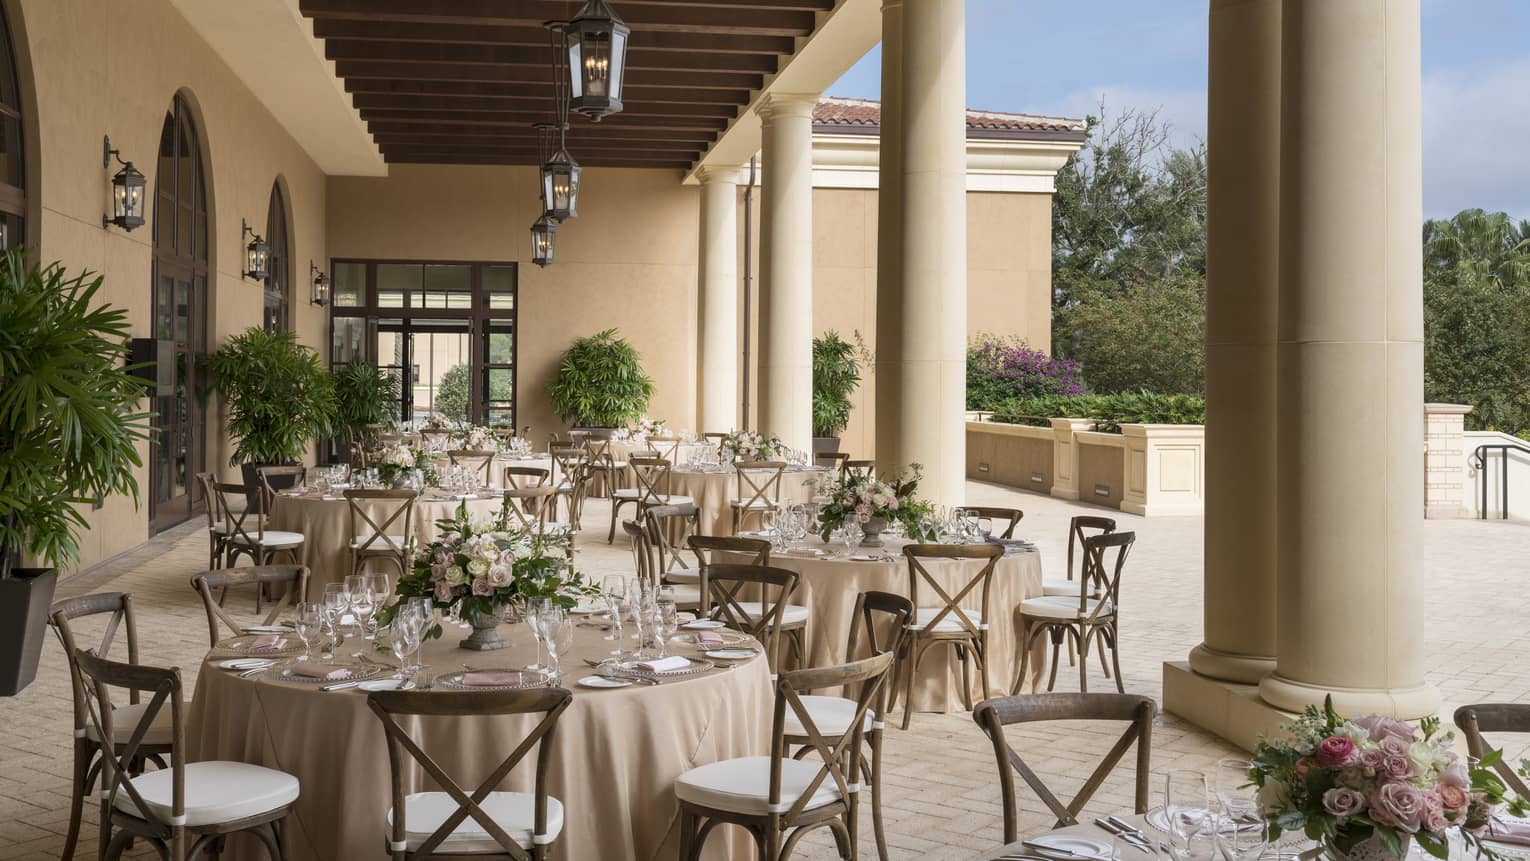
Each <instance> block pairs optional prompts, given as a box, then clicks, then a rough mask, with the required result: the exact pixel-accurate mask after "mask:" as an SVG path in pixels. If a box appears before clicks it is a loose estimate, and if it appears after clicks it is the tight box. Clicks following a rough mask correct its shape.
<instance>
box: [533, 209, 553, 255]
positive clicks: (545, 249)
mask: <svg viewBox="0 0 1530 861" xmlns="http://www.w3.org/2000/svg"><path fill="white" fill-rule="evenodd" d="M557 238H558V222H556V221H554V220H553V218H552V216H550V215H549V214H547V213H545V212H544V213H542V217H541V218H538V219H537V223H536V224H533V225H531V262H532V263H535V264H536V265H538V266H541V267H544V268H545V267H548V266H551V265H552V262H553V246H554V245H555V244H556V240H557Z"/></svg>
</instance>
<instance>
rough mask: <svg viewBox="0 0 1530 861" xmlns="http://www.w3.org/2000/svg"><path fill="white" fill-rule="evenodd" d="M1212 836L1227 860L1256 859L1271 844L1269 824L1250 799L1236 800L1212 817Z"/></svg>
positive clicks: (1245, 860)
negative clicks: (1215, 816) (1220, 813)
mask: <svg viewBox="0 0 1530 861" xmlns="http://www.w3.org/2000/svg"><path fill="white" fill-rule="evenodd" d="M1212 839H1213V842H1214V843H1215V844H1216V848H1217V849H1218V850H1219V851H1220V852H1221V853H1222V857H1223V858H1224V859H1226V861H1258V859H1260V858H1262V857H1264V853H1265V850H1266V849H1268V848H1269V846H1270V830H1269V823H1268V822H1266V821H1265V819H1264V817H1263V816H1261V815H1260V813H1259V809H1258V805H1257V804H1256V803H1255V802H1253V801H1252V800H1247V801H1245V800H1242V799H1238V800H1235V801H1234V803H1233V805H1232V806H1231V807H1227V806H1224V807H1223V811H1222V817H1221V818H1220V819H1218V820H1215V823H1214V827H1213V828H1212Z"/></svg>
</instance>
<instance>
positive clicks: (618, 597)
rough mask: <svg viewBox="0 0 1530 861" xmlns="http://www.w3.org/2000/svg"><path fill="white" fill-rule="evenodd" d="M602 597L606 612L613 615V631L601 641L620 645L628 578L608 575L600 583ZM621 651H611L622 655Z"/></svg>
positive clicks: (617, 649)
mask: <svg viewBox="0 0 1530 861" xmlns="http://www.w3.org/2000/svg"><path fill="white" fill-rule="evenodd" d="M600 590H601V591H600V597H602V598H604V599H605V601H606V610H607V612H609V613H610V615H611V630H610V631H609V632H608V633H607V634H606V635H605V636H604V637H602V638H601V639H604V640H614V641H616V642H617V643H618V645H619V644H620V642H621V639H622V598H623V597H625V596H626V594H627V578H626V577H623V576H622V575H620V574H607V575H606V576H605V579H603V580H601V581H600ZM621 651H622V650H621V649H620V648H616V649H612V650H611V654H613V655H619V654H621Z"/></svg>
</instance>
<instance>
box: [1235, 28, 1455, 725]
mask: <svg viewBox="0 0 1530 861" xmlns="http://www.w3.org/2000/svg"><path fill="white" fill-rule="evenodd" d="M1282 28H1283V31H1284V32H1283V52H1282V58H1281V84H1282V121H1281V126H1282V134H1281V241H1280V302H1279V346H1278V379H1279V383H1278V391H1279V419H1278V425H1279V444H1278V447H1277V470H1278V479H1277V493H1278V500H1279V501H1278V503H1277V521H1276V522H1277V533H1276V534H1277V535H1278V536H1279V540H1280V551H1279V562H1278V566H1279V567H1278V571H1279V602H1278V609H1277V614H1276V625H1277V636H1276V645H1277V650H1276V651H1277V655H1278V658H1277V667H1276V672H1275V674H1274V675H1272V676H1269V677H1267V678H1265V679H1264V681H1263V682H1261V683H1260V693H1261V695H1262V696H1263V697H1264V699H1265V701H1266V702H1268V703H1270V704H1271V705H1274V706H1277V707H1279V708H1282V709H1288V710H1291V711H1297V710H1300V709H1301V708H1303V707H1304V706H1307V705H1311V704H1316V703H1321V702H1322V701H1323V698H1324V696H1325V694H1332V695H1333V698H1334V704H1335V706H1336V707H1337V708H1338V709H1339V710H1340V711H1342V712H1345V713H1349V714H1354V713H1363V712H1372V711H1375V712H1383V713H1387V714H1391V715H1394V716H1397V717H1402V718H1417V717H1420V716H1423V715H1426V714H1432V713H1434V712H1435V711H1436V710H1437V709H1438V708H1439V704H1440V700H1439V696H1438V694H1437V693H1436V692H1435V691H1434V690H1433V689H1432V688H1431V687H1429V686H1428V685H1426V684H1425V682H1424V657H1423V646H1424V639H1423V638H1424V597H1425V593H1424V584H1423V542H1422V530H1423V519H1424V475H1423V469H1424V426H1423V422H1424V399H1423V368H1424V355H1423V352H1424V351H1423V289H1422V263H1421V257H1422V250H1421V241H1420V233H1419V225H1420V224H1421V223H1422V220H1423V204H1422V175H1423V167H1422V163H1423V160H1422V156H1421V128H1422V124H1421V118H1420V48H1419V44H1420V38H1419V28H1420V24H1419V0H1344V2H1334V0H1287V2H1286V4H1285V6H1284V10H1283V21H1282Z"/></svg>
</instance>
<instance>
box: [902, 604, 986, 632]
mask: <svg viewBox="0 0 1530 861" xmlns="http://www.w3.org/2000/svg"><path fill="white" fill-rule="evenodd" d="M941 609H942V608H940V607H920V608H919V609H918V610H915V611H914V618H913V619H911V620H909V623H908V626H909V628H911V629H913V630H915V631H923V630H924V629H925V628H928V627H929V625H930V623H931V622H933V621H935V617H936V616H937V615H939V614H940V611H941ZM962 615H964V616H966V617H967V620H968V621H970V622H971V623H972V624H974V625H976V626H977V627H979V628H982V627H983V614H982V613H980V612H978V611H977V610H968V609H967V608H965V607H963V608H962ZM935 630H936V631H940V632H960V631H965V630H967V626H966V625H963V624H962V619H961V616H958V615H956V611H955V610H952V611H951V612H949V613H947V614H946V615H944V616H942V617H941V619H940V622H939V623H938V624H936V625H935Z"/></svg>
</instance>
